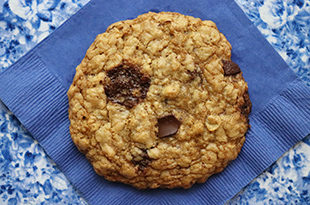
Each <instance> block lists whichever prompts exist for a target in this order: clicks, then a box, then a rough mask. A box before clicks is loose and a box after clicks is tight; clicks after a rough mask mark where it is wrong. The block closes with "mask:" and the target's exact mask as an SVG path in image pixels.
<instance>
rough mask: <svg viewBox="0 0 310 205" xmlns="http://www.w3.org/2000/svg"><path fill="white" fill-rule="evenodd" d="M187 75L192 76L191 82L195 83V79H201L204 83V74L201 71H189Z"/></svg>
mask: <svg viewBox="0 0 310 205" xmlns="http://www.w3.org/2000/svg"><path fill="white" fill-rule="evenodd" d="M187 73H188V74H189V76H190V79H189V80H190V81H193V80H195V78H197V77H198V78H199V79H200V81H202V79H203V77H202V72H201V71H200V70H199V71H198V70H194V71H189V70H188V71H187Z"/></svg>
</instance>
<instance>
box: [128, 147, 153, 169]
mask: <svg viewBox="0 0 310 205" xmlns="http://www.w3.org/2000/svg"><path fill="white" fill-rule="evenodd" d="M131 162H132V163H133V164H134V165H138V169H139V170H140V171H143V170H144V169H145V168H146V167H147V165H148V164H149V163H150V162H151V159H150V157H149V155H148V154H147V150H146V149H142V154H141V155H139V156H138V157H134V158H133V159H132V160H131Z"/></svg>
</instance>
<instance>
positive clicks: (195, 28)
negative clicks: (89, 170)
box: [68, 12, 251, 189]
mask: <svg viewBox="0 0 310 205" xmlns="http://www.w3.org/2000/svg"><path fill="white" fill-rule="evenodd" d="M230 58H231V45H230V44H229V42H228V41H227V40H226V38H225V37H224V35H223V34H221V33H220V32H219V31H218V29H217V27H216V25H215V24H214V23H213V22H212V21H202V20H200V19H198V18H194V17H191V16H184V15H181V14H178V13H171V12H162V13H147V14H143V15H141V16H139V17H137V18H136V19H133V20H126V21H121V22H117V23H114V24H112V25H110V26H109V27H108V29H107V31H106V32H105V33H102V34H99V35H98V36H97V37H96V39H95V41H94V42H93V43H92V45H91V46H90V48H89V49H88V50H87V53H86V56H85V58H84V59H83V61H82V62H81V64H80V65H79V66H78V67H77V68H76V74H75V77H74V80H73V83H72V85H71V86H70V89H69V91H68V97H69V118H70V122H71V124H70V133H71V137H72V140H73V142H74V143H75V144H76V146H77V147H78V149H79V150H80V151H81V152H82V153H84V154H85V155H86V157H87V158H88V160H89V161H90V163H91V164H92V165H93V167H94V169H95V171H96V172H97V173H98V174H99V175H102V176H104V177H105V178H106V179H107V180H110V181H120V182H123V183H126V184H131V185H133V186H135V187H137V188H140V189H143V188H157V187H162V188H174V187H183V188H189V187H191V186H192V185H193V184H194V183H196V182H199V183H202V182H205V181H206V179H207V178H208V177H209V176H211V175H213V174H215V173H218V172H220V171H222V170H223V169H224V168H225V167H226V166H227V164H228V163H229V162H230V161H231V160H234V159H235V158H236V157H237V155H238V153H239V152H240V150H241V147H242V145H243V143H244V141H245V133H246V131H247V130H248V127H249V124H248V115H249V113H250V110H251V102H250V99H249V95H248V87H247V83H246V82H245V81H244V79H243V77H242V72H241V70H240V68H239V67H238V65H237V64H235V63H233V62H232V61H231V60H230Z"/></svg>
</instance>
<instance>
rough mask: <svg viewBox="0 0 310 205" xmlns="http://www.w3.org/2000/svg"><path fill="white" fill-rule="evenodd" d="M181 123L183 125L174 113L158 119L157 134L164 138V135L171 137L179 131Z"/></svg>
mask: <svg viewBox="0 0 310 205" xmlns="http://www.w3.org/2000/svg"><path fill="white" fill-rule="evenodd" d="M180 125H181V122H180V121H179V120H178V119H177V118H175V117H174V116H173V115H168V116H165V117H162V118H160V119H158V123H157V126H158V134H157V136H158V137H159V138H163V137H170V136H172V135H175V134H176V133H177V132H178V130H179V127H180Z"/></svg>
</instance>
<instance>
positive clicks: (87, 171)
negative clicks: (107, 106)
mask: <svg viewBox="0 0 310 205" xmlns="http://www.w3.org/2000/svg"><path fill="white" fill-rule="evenodd" d="M148 11H155V12H157V11H174V12H180V13H183V14H186V15H192V16H195V17H200V18H201V19H203V20H204V19H210V20H213V21H214V22H215V23H216V24H217V26H218V28H219V30H220V31H221V32H222V33H224V35H225V36H226V37H227V38H228V40H229V42H230V43H231V44H232V48H233V49H232V59H233V61H235V62H236V63H238V64H239V65H240V67H241V69H242V71H243V73H244V77H245V79H246V81H247V82H248V86H249V93H250V98H251V101H252V103H253V109H252V113H251V115H250V124H251V129H250V130H249V132H248V133H247V136H246V142H245V144H244V147H243V148H242V151H241V153H240V155H239V157H238V158H237V159H236V160H235V161H233V162H232V163H231V164H230V165H229V166H228V167H227V168H226V169H225V171H223V172H222V173H220V174H217V175H215V176H212V177H211V178H210V179H209V180H208V181H207V182H206V183H204V184H196V185H194V186H193V187H192V188H191V189H188V190H183V189H173V190H162V189H157V190H136V189H134V188H132V187H130V186H128V185H123V184H120V183H112V182H108V181H106V180H105V179H104V178H103V177H99V176H97V175H96V174H95V172H94V171H93V169H92V167H91V166H90V164H89V163H88V162H87V160H86V158H85V157H84V156H83V155H82V154H80V153H79V152H78V150H77V149H76V148H75V146H74V144H73V143H72V141H71V138H70V134H69V120H68V112H67V110H68V100H67V96H66V92H67V90H68V88H69V86H70V84H71V82H72V79H73V76H74V74H75V67H76V66H77V65H78V64H79V63H80V62H81V60H82V58H83V57H84V55H85V53H86V50H87V48H88V47H89V46H90V44H91V43H92V41H93V40H94V39H95V37H96V35H97V34H99V33H102V32H104V31H105V29H106V28H107V26H108V25H110V24H111V23H113V22H116V21H119V20H124V19H128V18H135V17H136V16H138V15H139V14H142V13H145V12H148ZM0 82H1V83H0V99H1V100H2V101H3V102H4V103H5V104H6V106H7V107H8V108H9V109H10V110H11V111H12V112H13V113H14V114H15V115H16V116H17V118H18V119H19V120H20V121H21V122H22V124H23V125H24V126H25V127H26V128H27V129H28V130H29V132H30V133H31V134H32V135H33V136H34V138H36V139H37V140H38V141H39V143H40V144H41V145H42V146H43V148H44V149H45V150H46V152H47V154H48V155H49V156H50V157H51V158H52V159H53V160H54V161H55V162H56V163H57V165H58V166H59V168H60V169H61V170H62V171H63V172H64V174H65V175H66V176H67V177H68V178H69V180H71V182H72V184H73V185H74V186H75V187H76V188H77V189H78V190H79V191H80V192H81V193H82V195H83V197H84V198H85V199H86V200H87V201H88V202H89V203H90V204H222V203H224V202H225V201H226V200H228V199H229V198H231V197H232V196H234V195H235V194H236V193H237V192H239V191H240V189H241V188H242V187H244V186H245V185H247V184H248V183H249V182H250V181H251V180H252V179H253V178H255V177H256V176H257V175H258V174H260V173H261V172H262V171H263V170H264V169H266V168H267V167H268V166H270V165H271V164H272V163H273V162H274V161H275V160H277V159H278V158H279V157H280V156H281V155H282V154H283V153H284V152H285V151H287V150H288V149H289V148H290V147H291V146H293V145H294V144H295V143H296V142H298V141H300V140H301V139H302V138H303V137H304V136H306V135H307V134H309V133H310V89H309V88H308V87H306V86H305V85H304V84H303V83H302V82H301V81H300V80H299V79H298V78H297V77H296V76H295V74H294V73H293V72H292V71H291V70H290V69H289V68H288V66H287V65H286V64H285V63H284V61H283V60H282V59H281V58H280V56H279V55H278V54H277V53H276V52H275V51H274V50H273V48H272V47H271V46H270V45H269V44H268V43H267V42H266V41H265V39H264V38H263V36H262V35H261V34H260V33H259V31H258V30H257V29H256V27H255V26H253V25H252V24H251V23H250V21H249V20H248V19H247V18H246V16H245V15H244V14H243V12H242V11H241V10H240V8H239V7H238V6H237V5H236V4H235V3H234V2H232V1H230V0H218V1H213V0H204V1H201V0H188V1H181V0H174V1H169V0H157V1H147V0H132V1H128V0H115V1H99V0H98V1H91V2H90V3H89V4H87V5H86V6H85V7H83V8H82V9H81V10H80V11H79V12H78V13H77V14H76V15H74V16H73V17H72V18H70V19H69V20H68V21H67V22H65V23H64V24H63V25H62V26H61V27H60V28H59V29H57V30H56V31H55V32H54V33H53V34H51V35H50V36H49V37H48V38H46V39H45V40H44V41H42V42H41V43H40V44H39V45H38V46H36V47H35V48H34V49H32V50H31V51H30V52H29V53H28V54H26V55H25V56H24V57H23V58H21V59H20V60H19V61H18V62H17V63H15V64H14V65H13V66H11V67H10V68H9V69H7V70H6V71H4V72H3V73H1V74H0Z"/></svg>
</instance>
